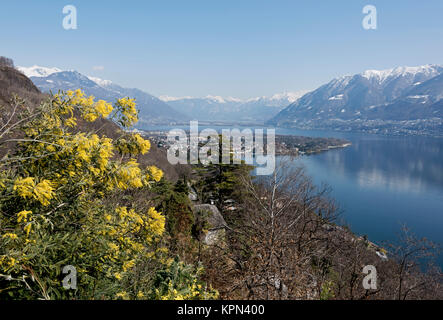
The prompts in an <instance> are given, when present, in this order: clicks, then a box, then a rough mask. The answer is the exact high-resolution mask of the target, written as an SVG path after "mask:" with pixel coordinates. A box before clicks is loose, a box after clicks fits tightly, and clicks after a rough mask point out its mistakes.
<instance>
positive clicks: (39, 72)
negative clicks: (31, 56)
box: [17, 65, 62, 78]
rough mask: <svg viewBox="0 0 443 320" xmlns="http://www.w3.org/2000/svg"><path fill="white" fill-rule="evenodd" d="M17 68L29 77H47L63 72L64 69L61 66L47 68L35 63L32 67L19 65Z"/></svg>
mask: <svg viewBox="0 0 443 320" xmlns="http://www.w3.org/2000/svg"><path fill="white" fill-rule="evenodd" d="M17 69H18V70H19V71H20V72H22V73H23V74H24V75H25V76H27V77H28V78H30V77H47V76H49V75H51V74H53V73H56V72H61V71H62V70H61V69H59V68H47V67H41V66H37V65H34V66H32V67H28V68H27V67H20V66H17Z"/></svg>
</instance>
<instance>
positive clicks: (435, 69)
mask: <svg viewBox="0 0 443 320" xmlns="http://www.w3.org/2000/svg"><path fill="white" fill-rule="evenodd" d="M441 69H442V67H441V66H439V65H432V64H427V65H423V66H417V67H406V66H405V67H396V68H392V69H385V70H366V71H364V72H363V73H361V74H360V75H361V76H363V77H364V78H367V79H374V78H375V79H376V80H378V81H379V82H384V81H386V80H387V79H389V78H392V77H399V76H405V75H407V74H411V75H416V74H419V73H421V74H424V75H430V76H432V75H437V74H439V73H440V72H441Z"/></svg>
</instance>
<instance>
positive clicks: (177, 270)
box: [152, 259, 218, 300]
mask: <svg viewBox="0 0 443 320" xmlns="http://www.w3.org/2000/svg"><path fill="white" fill-rule="evenodd" d="M202 272H203V268H201V267H194V266H193V265H187V264H184V263H183V262H180V261H178V260H177V259H176V260H174V262H173V263H171V265H170V266H169V267H168V268H166V269H163V270H159V271H158V272H157V275H156V278H155V280H154V287H155V288H157V289H156V290H155V293H154V295H153V297H152V298H154V299H162V300H170V299H174V300H207V299H216V298H217V297H218V293H217V291H215V290H213V289H211V288H207V287H206V285H205V284H204V283H203V282H202V281H200V280H199V275H201V274H202Z"/></svg>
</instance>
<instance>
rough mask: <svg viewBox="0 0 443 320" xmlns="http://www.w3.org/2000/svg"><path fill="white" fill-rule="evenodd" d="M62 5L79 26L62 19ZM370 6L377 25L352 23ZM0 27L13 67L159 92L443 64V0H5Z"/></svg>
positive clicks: (291, 86)
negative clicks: (73, 12)
mask: <svg viewBox="0 0 443 320" xmlns="http://www.w3.org/2000/svg"><path fill="white" fill-rule="evenodd" d="M68 4H73V5H75V6H76V8H77V10H78V29H77V30H69V31H67V30H64V29H63V27H62V20H63V13H62V8H63V7H64V6H65V5H68ZM368 4H372V5H375V6H376V7H377V10H378V29H377V30H370V31H368V30H364V29H363V28H362V24H361V23H362V20H363V17H364V14H363V13H362V9H363V7H364V6H365V5H368ZM0 37H1V42H0V55H4V56H8V57H11V58H13V59H14V60H15V63H16V65H23V66H31V65H34V64H38V65H42V66H51V67H52V66H56V67H59V68H62V69H75V70H78V71H79V72H81V73H84V74H87V75H93V76H97V77H100V78H104V79H110V80H113V81H115V82H116V83H118V84H121V85H123V86H128V87H138V88H140V89H143V90H146V91H147V92H150V93H152V94H154V95H157V96H160V95H170V96H206V95H209V94H210V95H221V96H233V97H240V98H248V97H254V96H262V95H272V94H274V93H277V92H283V91H298V90H302V89H314V88H316V87H317V86H319V85H321V84H323V83H325V82H327V81H329V80H330V79H332V78H334V77H337V76H341V75H344V74H353V73H359V72H362V71H364V70H366V69H385V68H391V67H395V66H400V65H408V66H414V65H422V64H428V63H431V64H443V41H442V39H443V1H441V0H426V1H418V0H389V1H386V0H378V1H376V0H366V1H361V0H336V1H331V0H304V1H296V0H292V1H283V0H272V1H271V0H269V1H261V0H254V1H252V0H236V1H231V0H223V1H216V0H204V1H203V0H195V1H194V0H188V1H183V0H180V1H179V0H177V1H172V0H162V1H146V0H145V1H130V0H127V1H110V0H108V1H99V0H94V1H91V0H89V1H86V0H85V1H80V0H71V1H70V0H66V1H64V0H63V1H61V0H57V1H54V0H52V1H49V0H39V1H23V0H21V1H8V2H3V3H2V8H1V11H0ZM94 66H102V67H104V69H103V70H94Z"/></svg>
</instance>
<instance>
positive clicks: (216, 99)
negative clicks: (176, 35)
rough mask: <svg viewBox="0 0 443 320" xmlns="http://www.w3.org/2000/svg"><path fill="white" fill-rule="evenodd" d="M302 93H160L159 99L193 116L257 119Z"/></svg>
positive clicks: (270, 113)
mask: <svg viewBox="0 0 443 320" xmlns="http://www.w3.org/2000/svg"><path fill="white" fill-rule="evenodd" d="M303 93H305V92H295V93H282V94H275V95H273V96H271V97H257V98H251V99H246V100H243V99H238V98H233V97H221V96H206V97H204V98H194V97H181V98H176V97H170V96H161V97H160V99H162V100H163V101H165V102H167V103H168V104H169V105H171V106H172V107H174V108H175V109H176V110H178V111H180V112H183V113H185V114H187V115H188V116H190V117H191V118H193V119H197V120H218V121H260V122H261V121H265V120H268V119H270V118H271V117H273V116H274V115H276V114H277V113H278V112H279V111H280V110H281V109H283V108H284V107H286V106H288V105H289V104H290V103H292V102H294V101H296V100H297V99H298V98H299V97H301V96H302V95H303Z"/></svg>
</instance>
